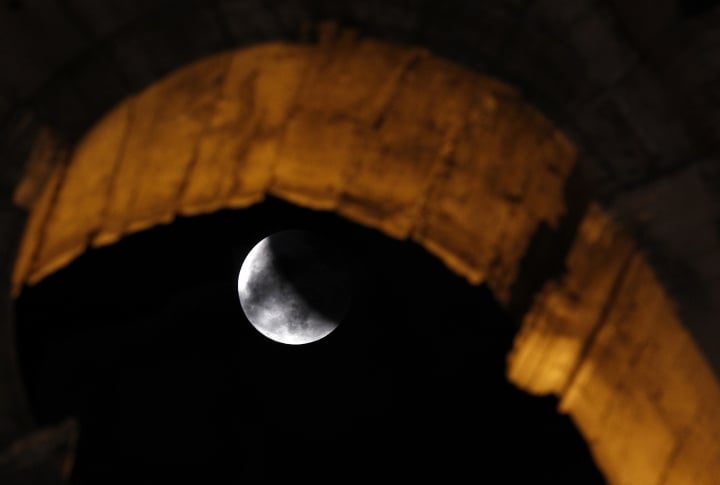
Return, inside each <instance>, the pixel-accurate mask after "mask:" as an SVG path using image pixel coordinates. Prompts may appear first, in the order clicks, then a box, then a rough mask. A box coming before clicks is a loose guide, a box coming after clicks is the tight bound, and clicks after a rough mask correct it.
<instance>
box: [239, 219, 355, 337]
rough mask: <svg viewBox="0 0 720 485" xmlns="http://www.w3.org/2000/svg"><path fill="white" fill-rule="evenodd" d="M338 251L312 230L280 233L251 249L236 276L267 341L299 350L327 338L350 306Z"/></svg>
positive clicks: (246, 306)
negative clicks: (297, 346) (300, 346)
mask: <svg viewBox="0 0 720 485" xmlns="http://www.w3.org/2000/svg"><path fill="white" fill-rule="evenodd" d="M343 259H344V258H343V257H342V255H341V253H340V251H339V250H338V249H337V248H335V247H333V246H332V245H330V244H329V243H328V242H327V241H325V240H324V239H322V238H320V237H319V236H317V235H316V234H313V233H310V232H308V231H297V230H292V231H282V232H278V233H275V234H273V235H271V236H268V237H266V238H265V239H263V240H262V241H260V242H259V243H258V244H256V245H255V247H253V248H252V250H250V252H249V253H248V255H247V257H246V258H245V261H244V262H243V264H242V267H241V268H240V273H239V275H238V295H239V297H240V304H241V306H242V309H243V311H244V312H245V315H246V316H247V318H248V320H249V321H250V323H251V324H252V325H253V326H254V327H255V328H256V329H257V330H258V331H259V332H260V333H261V334H263V335H265V336H266V337H268V338H270V339H272V340H274V341H276V342H281V343H284V344H291V345H301V344H307V343H310V342H315V341H317V340H320V339H322V338H324V337H326V336H327V335H329V334H330V333H331V332H332V331H333V330H335V328H337V326H338V325H339V324H340V322H341V321H342V319H343V318H344V317H345V315H346V313H347V311H348V308H349V303H350V291H349V278H348V271H347V268H346V266H345V264H344V261H343Z"/></svg>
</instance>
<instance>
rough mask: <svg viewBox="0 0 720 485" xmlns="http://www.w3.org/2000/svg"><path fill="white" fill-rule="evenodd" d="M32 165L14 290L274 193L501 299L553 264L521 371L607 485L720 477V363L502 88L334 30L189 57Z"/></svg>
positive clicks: (520, 349)
mask: <svg viewBox="0 0 720 485" xmlns="http://www.w3.org/2000/svg"><path fill="white" fill-rule="evenodd" d="M33 154H34V157H35V158H34V159H33V160H31V167H34V170H31V171H29V172H28V175H27V177H26V178H25V179H24V180H23V183H22V184H20V186H19V188H18V192H17V194H16V197H17V198H18V202H21V199H22V201H24V202H25V203H29V204H30V207H31V208H32V211H31V217H30V219H29V220H28V224H27V229H26V232H25V237H24V240H23V243H22V245H21V247H20V252H19V255H18V260H17V265H16V266H15V272H14V277H13V284H14V288H15V291H19V290H20V289H21V287H22V285H23V284H25V283H26V282H29V283H32V282H35V281H38V280H40V279H42V278H43V277H44V276H46V275H47V274H49V273H51V272H53V271H55V270H57V269H58V268H60V267H61V266H63V265H65V264H68V263H69V262H70V261H71V260H72V259H73V258H75V257H76V256H78V255H79V254H81V253H82V252H84V251H85V250H86V249H87V248H88V247H90V246H99V245H105V244H112V243H113V242H115V241H116V240H118V239H119V238H120V237H122V236H124V235H126V234H129V233H132V232H135V231H138V230H142V229H144V228H147V227H150V226H153V225H156V224H160V223H169V222H171V221H172V220H173V219H174V217H175V216H176V215H179V214H198V213H204V212H210V211H214V210H217V209H220V208H226V207H245V206H248V205H250V204H252V203H254V202H257V201H259V200H262V198H263V197H264V196H265V194H273V195H275V196H279V197H282V198H284V199H286V200H289V201H292V202H294V203H296V204H299V205H302V206H305V207H312V208H316V209H324V210H333V211H335V212H337V213H339V214H342V215H344V216H346V217H348V218H349V219H352V220H355V221H358V222H359V223H362V224H365V225H368V226H371V227H374V228H377V229H379V230H381V231H384V232H386V233H387V234H389V235H391V236H393V237H397V238H412V239H415V240H417V241H418V242H419V243H421V244H423V245H424V246H425V247H426V248H427V249H428V250H429V251H431V252H433V253H435V254H436V255H437V256H438V257H439V258H440V259H442V260H443V261H444V262H445V263H446V264H447V265H448V266H449V267H450V268H452V269H453V270H455V271H457V272H458V273H460V274H462V275H464V276H465V277H467V278H468V279H469V280H470V281H471V282H475V283H478V282H487V283H488V284H489V285H490V287H491V288H492V289H493V291H494V293H495V294H496V296H497V297H498V298H499V300H500V301H501V302H503V303H505V304H506V305H510V303H511V302H512V301H516V300H517V299H518V298H520V299H522V298H523V296H524V295H517V294H516V293H518V292H523V291H528V289H530V290H533V288H532V285H526V284H518V282H522V280H523V279H527V278H531V277H532V276H531V274H530V273H528V272H523V268H528V267H529V268H534V269H535V270H536V269H537V268H547V266H542V265H541V264H540V262H541V261H545V260H547V259H553V258H554V257H555V255H554V253H558V254H559V255H560V261H562V260H563V259H565V260H564V264H563V267H564V268H565V270H564V271H562V275H561V276H559V277H552V276H551V275H547V277H546V282H545V284H544V285H543V286H542V288H539V289H538V290H539V293H538V294H537V295H533V296H534V298H529V300H530V301H532V305H531V306H530V308H529V310H528V311H527V312H525V311H524V310H522V311H520V312H519V313H517V309H514V308H512V306H511V307H510V310H511V311H512V310H516V316H517V317H518V318H519V319H521V320H522V322H523V326H522V328H521V331H520V334H519V335H518V338H517V340H516V344H515V348H514V350H513V352H512V354H511V355H510V356H509V361H508V362H509V367H508V373H509V378H510V379H511V380H512V381H513V382H515V383H516V384H518V385H519V386H521V387H522V388H524V389H527V390H528V391H530V392H533V393H536V394H549V393H552V394H555V395H557V396H558V397H559V398H560V403H561V410H563V411H564V412H567V413H569V414H570V415H571V416H573V418H574V420H575V422H576V423H577V425H578V427H579V428H580V430H581V431H582V432H583V434H584V435H585V436H586V438H587V439H588V442H589V444H590V447H591V449H592V451H593V454H594V456H595V458H596V460H597V462H598V464H599V465H600V467H601V468H602V470H603V471H604V473H605V474H606V476H607V478H608V479H609V480H610V481H611V482H612V483H632V484H635V483H642V484H675V483H714V481H715V478H716V476H717V473H718V470H717V468H716V463H720V443H718V441H717V436H718V435H719V434H720V411H719V410H718V408H717V403H718V402H720V386H719V385H718V381H717V380H716V378H715V376H714V374H713V371H712V369H711V367H710V366H709V365H708V363H707V361H706V360H705V359H704V357H703V356H702V354H701V353H700V351H699V349H698V348H697V346H696V345H695V343H694V342H693V340H692V338H691V337H690V335H689V334H688V332H687V331H686V330H685V329H684V327H683V326H682V323H681V322H680V319H679V317H678V315H677V312H676V308H675V304H674V303H673V302H672V300H671V299H670V298H669V297H668V296H667V294H666V292H665V290H664V289H663V288H662V286H661V285H660V284H659V282H658V280H657V279H656V277H655V274H654V272H653V270H652V269H651V267H650V266H649V265H648V263H647V262H646V259H645V256H644V254H643V253H642V252H641V251H640V250H639V249H638V248H637V245H636V244H635V243H634V242H633V241H632V239H631V238H630V237H629V236H628V235H627V234H625V233H624V232H623V231H622V230H621V229H620V228H619V227H618V226H617V224H616V223H615V222H614V221H612V219H611V218H610V217H608V215H607V214H606V212H605V211H604V210H603V209H601V208H600V207H599V206H598V205H597V204H590V205H588V202H587V201H586V200H585V198H584V197H582V196H577V197H576V198H568V197H569V195H570V193H569V192H568V191H567V190H566V189H567V187H566V186H567V185H568V184H570V183H572V182H573V181H572V180H569V178H570V177H571V173H572V170H573V166H574V162H575V159H576V151H575V149H574V147H573V145H572V143H571V142H570V141H569V140H568V139H567V138H566V137H565V136H564V135H563V134H562V133H561V132H560V131H559V130H558V129H557V128H555V127H554V126H553V125H552V124H551V123H550V122H549V121H548V120H546V119H545V118H544V117H542V116H541V115H540V114H539V113H538V112H537V111H536V110H535V109H534V108H532V107H531V106H530V105H528V103H527V102H526V101H525V100H524V99H523V98H522V97H520V96H519V95H518V93H517V92H516V91H514V90H513V89H511V88H509V87H507V86H506V85H504V84H501V83H499V82H498V81H495V80H493V79H490V78H487V77H485V76H481V75H477V74H475V73H473V72H471V71H468V70H466V69H463V68H461V67H458V66H456V65H453V64H451V63H448V62H447V61H443V60H440V59H437V58H435V57H433V56H431V55H430V54H429V53H428V52H426V51H422V50H417V49H411V48H402V47H398V46H396V45H390V44H386V43H381V42H377V41H372V40H367V39H357V38H356V37H355V36H354V35H352V33H348V32H342V31H337V30H336V29H334V28H332V27H328V28H327V29H326V30H325V31H324V32H323V36H322V38H321V40H320V43H319V45H318V46H317V47H309V46H298V45H291V44H281V43H272V44H267V45H261V46H256V47H252V48H248V49H243V50H239V51H236V52H232V53H227V54H223V55H218V56H214V57H211V58H209V59H206V60H202V61H200V62H198V63H195V64H192V65H190V66H188V67H186V68H183V69H181V70H179V71H178V72H176V73H173V74H172V75H170V76H168V77H166V78H164V79H162V80H161V81H159V82H158V83H155V84H154V85H152V86H151V87H150V88H148V89H146V90H144V91H142V92H141V93H139V94H138V95H136V96H133V97H131V98H129V99H127V100H126V101H125V102H123V103H121V104H120V105H119V106H117V107H116V108H115V109H114V110H112V111H111V112H110V113H109V114H108V115H107V116H106V117H105V118H103V119H102V120H101V121H100V122H99V123H98V124H97V125H96V126H95V127H93V129H92V130H90V132H89V133H88V134H87V136H86V137H84V138H83V139H82V140H81V141H80V143H79V144H78V145H77V147H76V148H75V149H74V151H73V152H72V155H67V150H66V149H65V148H64V147H63V146H62V145H58V144H57V142H56V140H55V139H54V138H53V137H52V136H49V135H44V136H43V137H41V138H40V139H39V140H38V144H37V145H36V150H35V151H34V152H33ZM33 174H35V176H34V175H33ZM34 187H43V188H42V190H39V191H37V190H33V188H34ZM32 194H34V195H32ZM572 208H577V210H578V211H579V213H580V214H581V216H580V217H579V218H577V219H576V220H575V219H572V218H568V217H567V214H568V213H569V212H572V211H571V209H572ZM568 224H569V225H571V226H573V227H572V230H571V231H567V230H564V229H563V227H562V226H563V225H568ZM542 232H546V233H547V234H546V235H545V238H549V239H551V240H552V241H553V248H552V249H551V248H549V247H548V246H547V244H546V243H545V242H544V241H543V240H542V239H538V237H537V235H538V234H539V233H542ZM533 246H540V247H541V249H543V251H538V250H536V249H534V247H533ZM566 247H568V248H569V252H568V253H567V257H566V258H565V252H564V250H565V248H566ZM551 269H556V268H551ZM478 318H480V316H478ZM698 441H700V442H702V443H705V445H704V446H703V447H702V451H700V450H698V449H697V448H696V446H697V444H696V443H697V442H698Z"/></svg>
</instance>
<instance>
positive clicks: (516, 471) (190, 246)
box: [16, 199, 604, 485]
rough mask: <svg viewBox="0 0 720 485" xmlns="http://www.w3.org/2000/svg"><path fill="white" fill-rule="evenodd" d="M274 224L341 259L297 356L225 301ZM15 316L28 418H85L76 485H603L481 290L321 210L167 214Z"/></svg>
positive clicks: (44, 286)
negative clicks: (342, 284) (346, 305)
mask: <svg viewBox="0 0 720 485" xmlns="http://www.w3.org/2000/svg"><path fill="white" fill-rule="evenodd" d="M284 229H306V230H312V231H315V232H316V233H318V234H320V235H322V236H323V237H325V238H327V239H329V240H331V241H333V243H334V244H337V246H338V247H340V248H342V250H343V251H347V254H348V255H350V256H351V258H350V261H351V263H352V264H351V266H350V267H351V268H352V274H351V276H352V281H353V299H352V304H351V307H350V310H349V313H348V316H347V317H346V319H345V321H344V322H343V323H342V324H341V325H340V327H339V328H338V329H337V330H335V331H334V332H333V333H331V334H330V335H329V336H328V337H326V338H325V339H323V340H320V341H318V342H315V343H312V344H308V345H303V346H288V345H282V344H278V343H275V342H273V341H271V340H269V339H267V338H265V337H263V336H262V335H261V334H260V333H258V332H257V331H256V330H255V329H254V328H253V327H252V326H251V325H250V324H249V323H248V322H247V320H246V318H245V316H244V314H243V312H242V309H241V307H240V304H239V301H238V296H237V289H236V285H237V281H236V279H237V274H238V271H239V269H240V265H241V264H242V261H243V258H244V257H245V255H246V254H247V252H248V251H249V250H250V249H251V248H252V246H253V245H254V244H255V243H257V242H258V241H259V240H261V239H262V238H264V237H265V236H267V235H269V234H271V233H273V232H276V231H280V230H284ZM16 318H17V322H18V349H19V354H20V361H21V366H22V371H23V376H24V379H25V382H26V386H27V387H28V392H29V396H30V401H31V406H32V409H33V411H34V412H35V415H36V417H37V419H38V421H39V423H40V424H50V423H55V422H57V421H59V420H61V419H62V418H64V417H67V416H77V417H78V419H79V421H80V425H81V430H80V442H79V450H78V458H77V463H76V468H75V472H74V477H73V480H74V482H75V483H79V484H85V485H95V484H97V485H106V484H115V483H117V484H120V483H123V484H125V483H133V484H143V483H172V481H174V480H179V479H183V480H188V479H197V480H201V481H200V482H199V483H209V482H207V481H208V480H218V483H223V484H233V483H264V482H279V483H290V481H291V480H293V481H296V480H303V481H304V480H308V479H310V480H315V481H318V480H320V481H333V482H335V483H346V482H348V481H354V480H361V479H364V480H367V481H372V483H375V482H378V481H385V480H402V481H410V480H423V481H426V480H430V481H431V482H435V483H461V482H462V483H488V484H497V483H523V484H528V483H552V484H564V483H568V484H578V483H582V484H595V483H604V480H603V479H602V477H601V475H600V474H599V472H598V471H597V469H596V467H595V466H594V464H593V463H592V460H591V458H590V455H589V452H588V450H587V446H586V445H585V443H584V442H583V440H582V438H581V437H580V435H579V433H578V432H577V431H576V430H575V428H574V426H573V425H572V423H571V421H570V419H569V418H568V417H566V416H562V415H559V414H558V413H557V412H556V410H555V409H556V406H557V402H556V400H555V399H554V398H537V397H532V396H529V395H526V394H524V393H523V392H521V391H519V390H517V389H515V388H514V387H513V386H512V385H510V384H509V383H507V382H506V379H505V375H504V370H505V359H506V355H507V353H508V351H509V349H510V347H511V343H512V337H513V334H514V332H515V330H516V328H517V324H516V323H515V322H513V321H511V320H510V319H509V318H508V317H507V316H506V315H505V314H504V313H503V311H502V309H501V308H500V307H499V306H498V304H497V303H496V302H495V301H494V299H493V298H492V295H491V294H490V292H489V291H488V290H487V288H485V287H484V286H480V287H474V286H471V285H469V284H467V283H466V281H465V280H464V279H462V278H460V277H458V276H456V275H454V274H453V273H452V272H450V271H449V270H447V269H446V267H445V266H444V265H443V264H442V263H441V262H440V261H439V260H437V259H435V258H434V257H432V256H430V255H429V254H428V253H427V252H425V251H424V250H423V249H422V248H420V247H418V246H417V245H415V244H412V243H409V242H400V241H395V240H392V239H390V238H388V237H385V236H384V235H382V234H380V233H378V232H376V231H372V230H369V229H367V228H364V227H361V226H359V225H355V224H352V223H350V222H348V221H346V220H344V219H342V218H339V217H337V216H335V215H332V214H327V213H322V212H314V211H309V210H305V209H300V208H297V207H295V206H292V205H288V204H286V203H283V202H280V201H278V200H274V199H270V200H268V201H267V202H265V203H263V204H260V205H257V206H255V207H252V208H250V209H246V210H238V211H221V212H218V213H216V214H213V215H209V216H201V217H195V218H180V219H178V220H177V221H175V222H174V223H173V224H171V225H168V226H162V227H158V228H154V229H151V230H149V231H146V232H142V233H139V234H136V235H133V236H129V237H127V238H125V239H124V240H122V241H121V242H119V243H118V244H115V245H113V246H110V247H106V248H102V249H98V250H92V251H90V252H88V253H87V254H85V255H84V256H82V257H81V258H79V259H77V260H76V261H75V262H74V263H73V264H72V265H70V266H69V267H67V268H65V269H63V270H61V271H59V272H58V273H56V274H54V275H52V276H50V277H48V278H47V279H45V280H44V281H43V282H41V283H40V284H38V285H37V286H35V287H30V288H26V289H25V290H24V291H23V293H22V295H21V297H20V298H19V300H18V301H17V305H16Z"/></svg>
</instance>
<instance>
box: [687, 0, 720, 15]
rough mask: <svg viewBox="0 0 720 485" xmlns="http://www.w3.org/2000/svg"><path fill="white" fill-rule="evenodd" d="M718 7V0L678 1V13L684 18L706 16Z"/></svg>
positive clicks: (719, 2)
mask: <svg viewBox="0 0 720 485" xmlns="http://www.w3.org/2000/svg"><path fill="white" fill-rule="evenodd" d="M719 5H720V1H718V0H678V7H679V9H680V12H681V13H682V14H683V15H684V16H686V17H697V16H699V15H703V14H706V13H708V12H710V11H711V10H713V9H715V8H717V7H718V6H719Z"/></svg>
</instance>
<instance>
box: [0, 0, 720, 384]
mask: <svg viewBox="0 0 720 485" xmlns="http://www.w3.org/2000/svg"><path fill="white" fill-rule="evenodd" d="M686 3H688V2H682V1H677V0H659V1H654V2H648V1H645V0H627V1H626V0H577V1H571V2H568V1H567V0H512V1H507V0H483V1H470V0H446V1H443V2H426V1H422V0H406V1H402V2H399V1H387V0H343V1H332V2H328V1H324V0H273V1H272V2H266V1H261V0H204V1H195V0H176V1H172V2H169V1H167V0H144V1H136V0H131V1H128V0H104V1H102V2H96V1H93V0H31V1H27V0H21V1H17V2H9V3H8V4H7V5H4V6H3V7H2V8H0V45H4V46H12V48H6V49H2V50H0V68H1V69H2V72H3V79H2V82H1V83H0V159H2V160H3V163H2V166H1V169H0V171H1V172H2V173H0V179H1V180H2V184H3V185H2V186H3V187H4V189H3V191H2V193H3V194H5V196H6V197H7V196H9V194H10V193H11V192H12V188H13V184H14V183H15V182H17V180H18V179H19V176H20V174H21V173H22V168H23V164H24V162H25V160H26V159H27V155H28V152H27V150H29V141H31V140H33V139H34V136H35V135H36V134H37V129H38V126H39V125H47V126H52V127H53V129H54V130H56V131H57V132H58V133H59V134H60V135H61V136H63V137H64V138H66V139H67V140H68V141H71V142H73V141H76V140H77V138H78V137H79V136H81V135H82V134H84V133H85V131H86V130H87V129H89V128H90V127H91V126H92V125H93V124H94V123H95V122H96V121H97V120H98V119H99V118H100V117H101V116H102V115H104V113H106V112H107V111H108V110H109V109H110V108H111V107H112V106H113V105H115V104H116V103H118V102H119V101H120V100H122V99H124V98H125V97H126V96H128V95H130V94H132V93H134V92H136V91H137V90H139V89H142V88H144V87H145V86H148V85H149V84H150V83H152V82H153V81H155V80H157V79H158V78H159V77H161V76H162V75H164V74H166V73H168V72H170V71H171V70H173V69H176V68H178V67H180V66H183V65H185V64H187V63H189V62H192V61H194V60H197V59H200V58H202V57H205V56H208V55H212V54H214V53H217V52H221V51H224V50H227V49H229V48H232V47H234V46H245V45H248V44H253V43H257V42H264V41H268V40H288V41H294V42H296V41H301V42H310V43H312V42H314V41H315V39H316V37H317V29H316V26H317V25H318V24H319V23H320V22H322V21H326V20H333V21H335V22H337V23H338V24H340V25H344V26H349V27H352V28H354V29H356V30H357V31H358V32H360V34H361V35H363V36H367V35H369V36H373V37H376V38H379V39H386V40H392V41H398V42H402V43H405V44H408V45H417V46H422V47H424V48H427V49H428V50H430V51H431V52H432V53H434V54H437V55H440V56H441V57H444V58H447V59H450V60H453V61H455V62H457V63H460V64H463V65H465V66H467V67H470V68H472V69H474V70H477V71H481V72H485V73H488V74H490V75H492V76H494V77H498V78H501V79H504V80H506V81H508V82H510V83H511V84H513V85H514V86H517V87H518V88H519V89H520V91H521V92H522V93H523V95H524V96H526V97H528V98H529V99H531V101H532V102H533V103H534V104H535V105H536V106H539V107H540V108H541V109H542V111H543V113H544V114H546V115H547V116H549V117H550V118H551V119H552V120H553V121H554V122H555V123H556V125H557V126H559V127H560V128H562V129H563V130H564V131H565V132H566V133H569V134H570V135H571V137H572V138H573V139H574V141H575V143H576V146H577V147H578V149H579V152H580V156H579V161H580V165H581V166H582V169H583V172H584V173H585V176H586V178H588V179H589V181H590V182H591V183H590V184H589V186H590V187H592V189H593V191H594V192H595V193H596V194H597V195H599V196H600V199H601V201H602V202H603V205H604V207H606V209H608V210H609V212H611V213H612V214H613V216H614V217H616V218H617V219H618V220H620V221H621V222H622V223H623V225H624V226H625V227H626V228H627V229H628V230H629V231H630V232H631V233H632V234H633V236H634V237H635V238H636V240H638V241H640V243H641V244H642V246H643V248H644V249H645V251H646V252H647V253H648V256H649V258H650V260H651V262H652V264H653V267H655V268H656V269H657V270H658V273H659V276H660V277H661V280H662V281H663V283H664V284H665V285H666V287H667V288H668V289H669V290H670V291H671V292H672V294H673V296H674V297H675V299H676V301H678V303H679V305H680V311H681V313H682V315H683V320H684V322H685V324H686V325H687V326H688V328H690V330H691V332H693V334H694V335H695V336H696V338H697V340H698V342H699V343H700V344H701V346H702V347H703V349H704V350H705V352H706V355H707V356H708V357H709V358H710V359H711V361H712V362H713V363H714V365H715V368H716V369H717V370H720V338H718V330H717V325H716V315H717V314H719V313H720V307H719V306H718V305H720V304H718V303H717V302H718V301H720V276H719V275H720V246H719V245H718V244H717V242H718V237H720V231H719V230H718V227H717V224H716V223H715V222H714V221H717V220H718V218H720V203H719V202H718V201H717V196H716V195H715V194H718V193H720V177H718V169H717V167H718V166H720V159H719V157H718V150H717V147H718V146H720V129H719V128H718V127H719V126H720V123H719V122H718V121H719V120H720V105H718V99H717V98H718V97H717V96H716V95H715V94H714V93H716V92H717V86H718V83H720V66H718V61H717V59H720V51H719V49H720V47H718V46H720V43H718V42H717V36H718V32H720V28H719V26H720V10H718V8H715V9H710V8H686V7H685V4H686ZM689 3H693V2H689ZM695 3H697V2H695ZM697 6H698V7H699V6H702V5H700V4H698V5H697ZM356 74H357V73H356ZM28 120H30V121H28ZM23 147H25V149H23ZM668 187H669V188H671V190H672V192H673V193H675V194H680V195H677V197H680V198H681V199H682V200H684V199H685V197H693V198H695V199H694V200H695V201H696V202H693V205H692V210H693V212H694V213H695V215H694V217H692V218H687V217H685V213H684V212H680V211H677V210H673V209H674V208H675V207H676V206H677V204H670V203H669V202H664V203H665V205H663V201H665V200H666V199H665V198H664V194H665V193H666V190H667V188H668ZM626 195H628V196H629V197H631V198H632V201H633V202H632V203H630V204H629V203H627V199H626V197H625V196H626ZM705 199H712V200H713V201H714V202H713V203H712V204H705V203H704V202H702V201H704V200H705ZM658 200H660V201H661V202H660V204H658ZM649 214H651V216H649ZM687 233H691V234H694V235H696V239H697V240H699V241H704V242H706V244H705V246H704V247H703V248H701V249H702V250H701V251H696V247H695V246H693V245H687V244H685V240H684V239H685V238H684V237H683V236H684V235H685V234H687ZM698 288H702V290H701V291H698Z"/></svg>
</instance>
